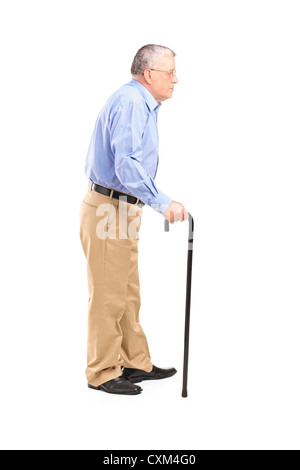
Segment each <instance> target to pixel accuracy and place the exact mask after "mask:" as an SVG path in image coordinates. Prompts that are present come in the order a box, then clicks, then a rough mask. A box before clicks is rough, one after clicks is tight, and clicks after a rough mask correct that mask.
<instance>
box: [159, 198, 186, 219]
mask: <svg viewBox="0 0 300 470" xmlns="http://www.w3.org/2000/svg"><path fill="white" fill-rule="evenodd" d="M163 216H164V217H165V218H166V219H167V220H168V221H169V222H170V223H171V224H174V222H183V221H184V220H187V219H188V218H189V213H188V211H187V210H186V208H185V207H184V205H183V204H181V203H180V202H177V201H172V202H171V204H170V205H169V207H168V209H167V210H165V212H164V213H163Z"/></svg>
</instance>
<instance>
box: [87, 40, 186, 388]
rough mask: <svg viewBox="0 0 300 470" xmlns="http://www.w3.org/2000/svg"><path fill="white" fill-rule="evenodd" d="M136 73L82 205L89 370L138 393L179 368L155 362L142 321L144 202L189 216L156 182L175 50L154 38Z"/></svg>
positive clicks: (108, 109)
mask: <svg viewBox="0 0 300 470" xmlns="http://www.w3.org/2000/svg"><path fill="white" fill-rule="evenodd" d="M131 73H132V80H131V81H130V82H129V83H127V84H126V85H124V86H122V87H121V88H120V89H119V90H118V91H116V92H115V93H114V94H113V95H112V96H111V97H110V98H109V99H108V101H107V103H106V104H105V105H104V107H103V108H102V110H101V112H100V114H99V116H98V118H97V121H96V125H95V129H94V132H93V135H92V138H91V141H90V146H89V150H88V154H87V158H86V166H85V173H86V176H87V178H88V179H89V188H88V191H87V194H86V195H85V197H84V199H83V201H82V204H81V208H80V238H81V243H82V247H83V250H84V253H85V256H86V259H87V274H88V288H89V302H88V344H87V368H86V377H87V381H88V386H89V387H90V388H92V389H95V390H102V391H104V392H107V393H114V394H123V395H137V394H139V393H140V392H141V391H142V388H141V387H140V386H138V385H135V384H136V383H138V382H141V381H142V380H157V379H163V378H167V377H171V376H172V375H174V374H175V373H176V369H174V368H171V369H161V368H158V367H156V366H154V365H153V364H152V362H151V357H150V353H149V348H148V343H147V339H146V336H145V333H144V331H143V329H142V327H141V325H140V322H139V309H140V287H139V274H138V233H139V227H140V220H141V216H142V211H143V206H144V205H145V204H147V205H149V206H151V207H152V208H153V209H154V210H156V211H157V212H159V213H161V214H162V215H163V216H164V217H165V218H167V219H168V220H169V221H170V223H174V222H177V221H183V220H185V219H187V218H188V212H187V210H186V209H185V208H184V206H183V205H182V204H180V203H179V202H176V201H173V200H172V199H171V198H170V197H169V196H167V195H166V194H165V193H163V192H162V191H161V190H160V189H159V188H158V187H157V185H156V184H155V182H154V179H155V176H156V172H157V166H158V132H157V113H158V110H159V108H160V106H161V102H162V101H165V100H166V99H168V98H171V97H172V95H173V91H174V86H175V84H176V83H177V82H178V80H177V76H176V70H175V53H174V52H173V51H171V50H170V49H169V48H167V47H163V46H158V45H154V44H149V45H147V46H144V47H142V48H141V49H139V51H138V52H137V54H136V55H135V57H134V60H133V63H132V67H131Z"/></svg>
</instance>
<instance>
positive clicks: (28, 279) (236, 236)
mask: <svg viewBox="0 0 300 470" xmlns="http://www.w3.org/2000/svg"><path fill="white" fill-rule="evenodd" d="M299 13H300V8H299V2H297V1H289V0H284V1H276V0H272V1H266V0H259V1H256V0H251V1H242V0H239V1H226V0H222V1H214V0H209V1H200V0H198V1H191V0H190V1H189V0H187V1H185V2H179V1H176V0H172V1H169V0H163V1H157V0H152V1H151V2H150V3H147V2H141V1H137V0H131V1H130V0H129V1H127V2H124V1H119V0H118V1H116V0H111V1H109V2H108V1H100V0H84V1H83V0H81V1H77V0H72V1H67V0H59V1H54V0H51V1H41V0H39V1H32V0H27V1H26V2H25V1H16V0H11V1H9V2H8V1H6V2H4V1H3V2H1V11H0V18H1V19H0V22H1V24H0V34H1V38H0V40H1V70H2V71H1V143H0V145H1V176H0V178H1V180H0V190H1V199H0V200H1V245H0V249H1V258H0V266H1V300H0V302H1V306H0V307H1V325H0V326H1V331H0V335H1V336H0V348H1V349H0V358H1V384H0V394H1V403H0V406H1V410H0V411H1V419H0V426H1V439H0V442H1V448H3V449H111V450H114V449H169V450H178V449H299V448H300V445H299V443H300V435H299V434H300V432H299V419H300V404H299V403H300V402H299V395H300V379H299V357H300V354H299V353H300V344H299V333H300V318H299V313H300V312H299V307H300V300H299V280H300V279H299V278H300V270H299V266H300V249H299V239H300V224H299V202H300V189H299V188H300V185H299V177H300V175H299V169H300V164H299V155H300V153H299V150H300V148H299V147H300V143H299V124H300V113H299V109H300V92H299V89H300V88H299V83H300V68H299V44H300V30H299V21H300V14H299ZM147 43H157V44H163V45H166V46H169V47H170V48H172V49H173V50H174V51H175V52H176V53H177V58H176V67H177V71H178V77H179V83H178V85H177V87H176V90H175V92H174V95H173V98H172V100H169V101H167V102H165V103H164V104H163V106H162V108H161V110H160V113H159V132H160V166H159V171H158V176H157V180H156V181H157V184H158V186H159V187H160V188H161V189H162V190H163V191H164V192H166V193H168V194H169V195H170V196H171V197H172V198H174V199H175V200H177V201H180V202H182V203H183V204H185V205H186V207H187V209H188V210H189V211H190V212H191V213H192V215H193V216H194V219H195V241H194V264H193V290H192V309H191V315H192V319H191V343H190V369H189V387H188V388H189V397H188V398H187V399H183V398H181V380H182V354H183V325H184V304H185V276H186V254H187V240H186V238H187V228H188V225H187V223H186V222H185V223H184V224H179V223H177V224H176V225H173V226H172V227H171V231H170V233H168V234H167V233H164V231H163V217H162V216H161V215H160V214H157V213H156V212H155V211H153V210H152V209H151V208H149V207H147V208H145V210H144V215H143V220H142V228H141V232H140V260H139V263H140V280H141V294H142V308H141V321H142V324H143V327H144V330H145V332H146V334H147V337H148V341H149V345H150V350H151V354H152V360H153V362H154V364H156V365H157V366H160V367H166V366H176V367H177V369H178V374H177V375H176V376H174V377H173V378H171V379H168V380H166V381H164V382H156V383H155V382H153V383H150V382H149V383H144V384H143V388H144V391H143V393H142V394H141V395H140V396H136V397H124V396H123V397H122V396H111V395H108V394H105V393H101V392H95V391H93V390H89V389H88V388H87V386H86V379H85V374H84V370H85V362H86V326H87V300H88V293H87V282H86V264H85V259H84V255H83V252H82V249H81V245H80V240H79V218H78V212H79V206H80V202H81V199H82V197H83V195H84V192H85V190H86V180H85V176H84V172H83V168H84V161H85V156H86V152H87V148H88V144H89V139H90V136H91V133H92V130H93V126H94V123H95V120H96V117H97V114H98V112H99V111H100V109H101V107H102V105H103V104H104V102H105V100H106V99H107V98H108V96H109V95H110V94H111V93H112V92H114V91H115V89H117V88H119V87H120V86H121V85H122V84H124V83H126V82H128V81H129V80H130V79H131V76H130V66H131V62H132V59H133V56H134V55H135V53H136V51H137V49H139V47H141V46H143V45H144V44H147Z"/></svg>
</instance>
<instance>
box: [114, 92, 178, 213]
mask: <svg viewBox="0 0 300 470" xmlns="http://www.w3.org/2000/svg"><path fill="white" fill-rule="evenodd" d="M147 119H148V115H147V113H145V111H144V109H143V104H141V103H138V102H134V101H128V102H125V103H122V104H119V106H118V109H117V110H116V111H115V112H114V115H113V117H112V119H111V126H110V131H111V148H112V152H113V154H114V156H115V172H116V175H117V177H118V179H119V180H120V182H121V183H122V185H123V186H125V187H126V188H127V189H128V192H129V193H130V194H133V195H134V196H135V197H137V198H139V199H140V200H141V201H143V202H144V203H145V204H148V205H150V206H151V207H152V208H153V209H155V210H157V211H158V212H160V213H163V212H164V211H165V210H166V209H167V208H168V207H169V205H170V204H171V202H172V199H171V198H170V197H169V196H167V195H166V194H164V193H163V192H162V191H161V190H160V189H158V187H157V186H156V184H155V182H154V180H153V178H151V176H150V175H149V174H148V173H147V172H146V171H145V169H144V168H143V166H142V164H141V161H140V157H141V155H142V154H143V147H142V138H143V132H144V128H145V125H146V123H147Z"/></svg>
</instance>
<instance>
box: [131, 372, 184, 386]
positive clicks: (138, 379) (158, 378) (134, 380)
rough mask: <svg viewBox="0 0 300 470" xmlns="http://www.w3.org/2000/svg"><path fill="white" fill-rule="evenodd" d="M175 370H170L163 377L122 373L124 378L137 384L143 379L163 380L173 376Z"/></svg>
mask: <svg viewBox="0 0 300 470" xmlns="http://www.w3.org/2000/svg"><path fill="white" fill-rule="evenodd" d="M176 373H177V371H175V372H171V373H169V374H168V375H165V376H164V377H141V376H140V377H126V375H123V377H124V379H127V380H129V382H130V383H132V384H137V383H140V382H143V380H163V379H168V378H169V377H173V375H175V374H176Z"/></svg>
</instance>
